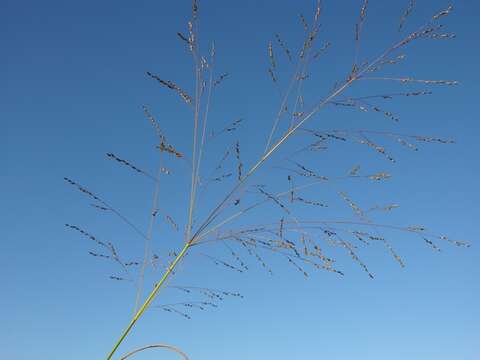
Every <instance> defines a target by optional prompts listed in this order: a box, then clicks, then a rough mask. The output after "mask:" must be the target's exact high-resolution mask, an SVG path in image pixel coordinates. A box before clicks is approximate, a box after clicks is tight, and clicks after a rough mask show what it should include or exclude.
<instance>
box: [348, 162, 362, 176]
mask: <svg viewBox="0 0 480 360" xmlns="http://www.w3.org/2000/svg"><path fill="white" fill-rule="evenodd" d="M359 170H360V165H355V166H354V167H353V168H352V169H351V170H350V172H349V175H350V176H358V171H359Z"/></svg>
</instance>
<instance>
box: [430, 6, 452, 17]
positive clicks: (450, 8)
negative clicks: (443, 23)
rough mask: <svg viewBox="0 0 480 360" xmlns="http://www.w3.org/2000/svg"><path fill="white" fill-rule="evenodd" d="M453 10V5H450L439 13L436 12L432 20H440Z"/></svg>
mask: <svg viewBox="0 0 480 360" xmlns="http://www.w3.org/2000/svg"><path fill="white" fill-rule="evenodd" d="M452 10H453V6H452V5H449V6H448V7H447V8H446V9H445V10H442V11H440V12H439V13H437V14H435V15H434V16H433V17H432V20H438V19H440V18H442V17H444V16H447V15H449V14H450V12H451V11H452Z"/></svg>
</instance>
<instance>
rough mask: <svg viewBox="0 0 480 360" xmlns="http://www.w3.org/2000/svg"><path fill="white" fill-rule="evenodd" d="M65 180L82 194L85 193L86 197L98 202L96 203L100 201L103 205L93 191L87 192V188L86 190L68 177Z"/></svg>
mask: <svg viewBox="0 0 480 360" xmlns="http://www.w3.org/2000/svg"><path fill="white" fill-rule="evenodd" d="M63 180H65V181H66V182H67V183H69V184H70V185H73V186H75V187H76V188H77V189H78V190H79V191H80V192H82V193H84V194H85V195H87V196H89V197H91V198H92V199H93V200H96V201H99V202H101V203H102V204H103V201H102V200H101V199H100V198H99V197H98V196H96V195H94V194H93V193H92V192H91V191H89V190H87V189H86V188H84V187H83V186H81V185H80V184H78V183H76V182H75V181H73V180H72V179H69V178H67V177H64V178H63Z"/></svg>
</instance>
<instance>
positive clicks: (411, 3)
mask: <svg viewBox="0 0 480 360" xmlns="http://www.w3.org/2000/svg"><path fill="white" fill-rule="evenodd" d="M414 7H415V0H410V1H409V2H408V6H407V8H406V9H405V12H404V13H403V14H402V16H401V17H400V23H399V25H398V31H402V29H403V26H404V25H405V21H407V18H408V17H409V16H410V14H411V13H412V11H413V8H414Z"/></svg>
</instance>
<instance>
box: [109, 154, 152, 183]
mask: <svg viewBox="0 0 480 360" xmlns="http://www.w3.org/2000/svg"><path fill="white" fill-rule="evenodd" d="M107 157H108V158H109V159H112V160H114V161H116V162H118V163H120V164H122V165H125V166H127V167H129V168H130V169H132V170H133V171H135V172H137V173H139V174H142V175H145V176H146V177H148V178H150V179H152V180H156V179H155V177H154V176H152V175H150V174H149V173H147V172H146V171H144V170H141V169H139V168H138V167H136V166H135V165H133V164H131V163H130V162H128V161H127V160H124V159H120V158H119V157H117V156H116V155H115V154H112V153H107Z"/></svg>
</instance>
